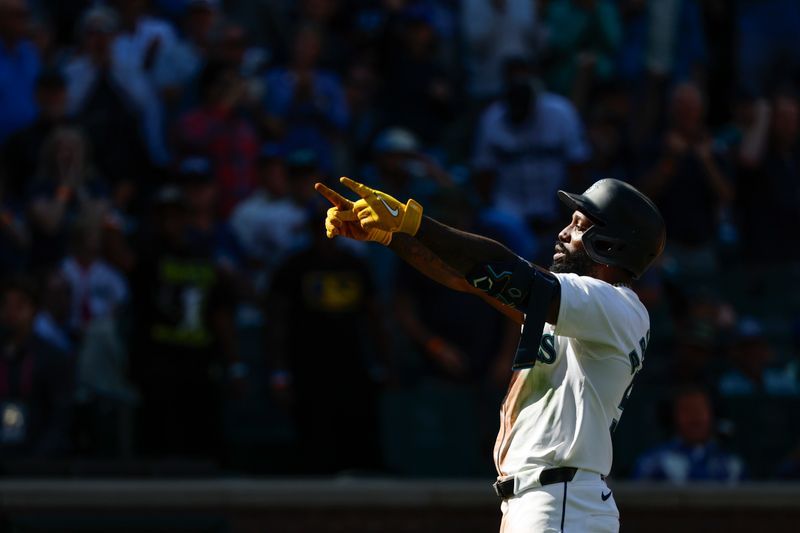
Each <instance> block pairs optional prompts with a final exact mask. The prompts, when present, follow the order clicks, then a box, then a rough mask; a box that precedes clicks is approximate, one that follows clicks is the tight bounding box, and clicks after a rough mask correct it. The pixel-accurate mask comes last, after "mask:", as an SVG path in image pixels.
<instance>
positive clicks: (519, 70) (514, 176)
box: [472, 58, 591, 238]
mask: <svg viewBox="0 0 800 533" xmlns="http://www.w3.org/2000/svg"><path fill="white" fill-rule="evenodd" d="M504 75H505V80H506V82H505V83H506V87H505V96H504V97H503V98H501V99H498V100H497V101H495V102H494V103H492V104H491V105H490V106H489V107H487V108H486V110H485V111H484V112H483V114H482V116H481V118H480V121H479V123H478V129H477V133H476V143H475V153H474V159H473V162H472V166H473V169H474V171H475V179H476V183H477V184H478V186H479V187H480V188H481V190H482V191H483V192H484V193H485V194H486V196H488V197H489V198H491V201H492V205H493V206H494V207H496V208H497V209H499V210H502V211H507V212H509V213H511V214H513V215H515V216H517V217H519V218H521V219H522V220H525V221H526V222H527V223H528V225H529V226H530V227H531V229H532V230H533V231H534V232H535V233H536V234H537V236H539V237H546V238H549V236H550V235H552V233H553V231H557V228H558V224H559V221H558V214H559V211H558V202H557V201H556V191H557V190H558V189H560V188H563V187H567V186H568V185H570V184H572V185H574V184H576V183H578V182H579V181H580V179H581V171H582V168H583V165H584V163H586V162H587V161H588V159H589V156H590V151H591V150H590V147H589V144H588V142H587V141H586V137H585V133H584V128H583V124H582V123H581V119H580V117H579V115H578V112H577V110H576V109H575V106H573V105H572V103H571V102H570V101H569V100H567V99H566V98H564V97H562V96H559V95H557V94H554V93H550V92H547V91H545V90H544V89H543V88H542V86H541V83H540V82H539V81H538V80H537V79H536V77H535V76H533V75H532V66H531V65H530V63H529V62H526V61H525V60H522V59H519V58H516V59H512V60H509V61H508V62H507V63H506V65H505V74H504Z"/></svg>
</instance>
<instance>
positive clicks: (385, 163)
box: [376, 152, 411, 183]
mask: <svg viewBox="0 0 800 533" xmlns="http://www.w3.org/2000/svg"><path fill="white" fill-rule="evenodd" d="M410 160H411V154H409V153H407V152H385V153H382V154H380V155H379V156H378V158H377V160H376V163H377V166H378V171H379V172H380V174H381V176H382V177H384V178H388V179H390V180H393V181H395V183H401V182H404V181H405V180H407V179H408V178H409V177H410V176H409V173H408V162H409V161H410Z"/></svg>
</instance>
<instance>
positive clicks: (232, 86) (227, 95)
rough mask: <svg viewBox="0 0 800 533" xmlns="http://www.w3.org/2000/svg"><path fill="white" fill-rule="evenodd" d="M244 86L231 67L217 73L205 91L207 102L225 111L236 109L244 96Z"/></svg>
mask: <svg viewBox="0 0 800 533" xmlns="http://www.w3.org/2000/svg"><path fill="white" fill-rule="evenodd" d="M244 91H245V84H244V80H243V79H242V77H241V76H240V75H239V73H238V72H237V70H236V69H235V68H233V67H231V68H225V69H223V70H221V71H219V72H218V73H217V75H216V77H215V78H214V80H213V81H212V83H211V85H210V86H209V87H208V88H207V89H206V99H207V102H208V103H210V104H211V105H213V106H221V107H224V108H227V109H231V108H234V107H236V105H238V103H239V102H240V101H241V99H242V97H243V96H244Z"/></svg>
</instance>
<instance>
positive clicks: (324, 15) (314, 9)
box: [301, 0, 339, 24]
mask: <svg viewBox="0 0 800 533" xmlns="http://www.w3.org/2000/svg"><path fill="white" fill-rule="evenodd" d="M301 9H302V12H303V18H304V19H307V20H312V21H314V22H317V23H320V24H325V23H326V22H327V21H329V20H330V19H331V18H333V16H334V15H336V13H337V12H338V11H339V0H303V3H302V8H301Z"/></svg>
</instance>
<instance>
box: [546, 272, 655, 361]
mask: <svg viewBox="0 0 800 533" xmlns="http://www.w3.org/2000/svg"><path fill="white" fill-rule="evenodd" d="M555 276H556V277H557V278H558V281H559V283H560V284H561V301H560V308H559V311H558V320H557V323H556V329H555V332H556V334H557V335H560V336H563V337H572V338H575V339H578V340H579V341H582V342H593V343H598V344H606V345H613V346H627V345H629V344H630V342H631V338H632V337H635V336H636V335H637V334H638V332H640V331H646V330H647V329H648V327H649V318H648V316H647V311H646V310H645V309H644V306H643V305H642V304H641V302H639V300H638V298H637V297H636V296H635V295H634V294H633V293H632V292H631V293H630V294H629V295H625V294H624V293H623V290H621V289H619V288H617V287H614V286H613V285H611V284H609V283H606V282H605V281H601V280H599V279H595V278H592V277H589V276H578V275H577V274H555ZM637 338H638V337H637Z"/></svg>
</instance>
